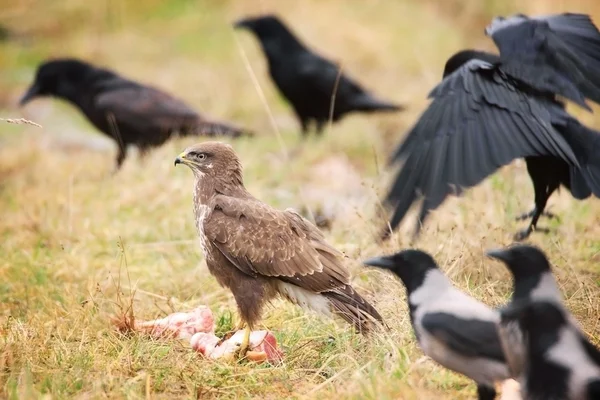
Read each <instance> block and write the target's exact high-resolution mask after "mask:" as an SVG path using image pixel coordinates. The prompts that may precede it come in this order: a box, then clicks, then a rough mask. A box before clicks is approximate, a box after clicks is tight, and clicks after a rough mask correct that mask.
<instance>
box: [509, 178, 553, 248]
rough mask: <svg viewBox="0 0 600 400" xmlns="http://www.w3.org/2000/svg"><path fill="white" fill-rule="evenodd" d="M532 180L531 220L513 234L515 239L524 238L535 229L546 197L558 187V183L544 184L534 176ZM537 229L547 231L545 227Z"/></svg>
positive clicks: (546, 199)
mask: <svg viewBox="0 0 600 400" xmlns="http://www.w3.org/2000/svg"><path fill="white" fill-rule="evenodd" d="M532 180H533V189H534V191H535V208H534V209H533V215H532V217H531V222H530V223H529V226H528V227H527V228H525V229H523V230H521V231H519V232H517V233H516V234H515V240H516V241H521V240H524V239H526V238H527V237H529V235H531V232H533V231H534V230H536V228H537V223H538V220H539V219H540V216H542V214H543V213H544V208H546V203H547V202H548V199H549V198H550V196H551V195H552V193H554V191H555V190H556V189H558V186H559V183H555V182H553V183H551V184H546V183H545V182H540V181H539V180H536V179H534V178H532ZM537 230H539V231H546V232H547V231H548V230H547V229H537Z"/></svg>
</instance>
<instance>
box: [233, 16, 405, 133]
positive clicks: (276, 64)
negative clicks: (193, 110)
mask: <svg viewBox="0 0 600 400" xmlns="http://www.w3.org/2000/svg"><path fill="white" fill-rule="evenodd" d="M235 27H236V28H243V29H248V30H250V31H251V32H252V33H254V35H256V37H257V38H258V40H259V41H260V44H261V46H262V49H263V52H264V53H265V55H266V57H267V61H268V63H269V73H270V74H271V78H272V79H273V81H274V82H275V85H277V88H278V89H279V91H280V92H281V94H282V95H283V96H284V97H285V98H286V99H287V100H288V101H289V102H290V104H291V105H292V107H293V109H294V111H295V112H296V116H297V118H298V120H299V122H300V124H301V126H302V134H303V135H307V134H308V129H309V124H310V123H311V122H312V121H314V122H315V124H316V132H317V134H320V133H322V132H323V127H324V125H325V122H327V121H328V120H329V119H330V118H331V119H332V120H333V121H334V122H335V121H338V120H340V119H341V118H342V117H343V116H344V115H345V114H347V113H350V112H355V111H362V112H374V111H400V110H402V109H403V108H404V107H403V106H401V105H397V104H392V103H388V102H385V101H381V100H379V99H377V98H375V97H373V96H372V95H371V94H369V93H368V92H367V91H365V89H363V88H362V87H360V85H359V84H358V83H356V82H354V81H353V80H352V79H350V78H349V77H348V76H347V75H345V74H342V73H341V71H340V68H339V67H338V66H336V65H334V64H333V63H331V62H330V61H328V60H326V59H325V58H323V57H321V56H319V55H318V54H315V53H314V52H313V51H311V50H310V49H309V48H307V47H306V46H305V45H304V44H303V43H301V42H300V40H299V39H298V38H296V37H295V36H294V34H293V33H292V32H291V31H290V30H289V29H288V28H287V27H286V26H285V24H284V23H283V22H282V21H281V20H280V19H279V18H277V17H276V16H274V15H264V16H261V17H256V18H245V19H242V20H239V21H237V22H236V23H235Z"/></svg>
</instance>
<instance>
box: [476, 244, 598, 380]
mask: <svg viewBox="0 0 600 400" xmlns="http://www.w3.org/2000/svg"><path fill="white" fill-rule="evenodd" d="M487 255H488V256H489V257H492V258H495V259H497V260H500V261H502V262H503V263H504V264H505V265H506V267H507V268H508V270H509V271H510V272H511V274H512V275H513V295H512V298H511V301H510V303H509V304H508V305H507V306H506V307H504V310H503V312H505V313H506V314H507V315H513V314H514V315H517V314H518V313H516V312H513V311H510V310H511V309H513V308H517V309H521V308H523V305H522V304H526V303H534V302H547V303H552V304H553V305H554V306H555V307H557V308H559V309H560V310H561V313H562V314H563V315H564V318H566V320H567V321H568V323H569V324H570V325H571V328H572V331H573V332H576V333H577V335H578V337H579V340H580V342H581V346H583V348H584V349H586V351H587V354H588V355H587V356H588V357H589V358H590V359H592V360H594V362H595V363H596V364H597V365H598V366H600V352H599V351H598V350H597V349H596V348H595V347H594V346H592V345H591V344H590V343H589V342H588V340H587V338H586V337H585V334H584V333H583V332H582V331H581V329H580V325H579V322H578V321H577V320H576V319H575V317H574V316H573V315H572V314H571V313H570V312H569V311H568V310H567V308H566V307H565V306H564V305H563V298H562V295H561V292H560V289H559V288H558V284H557V283H556V279H555V278H554V275H553V274H552V269H551V267H550V262H549V261H548V258H547V257H546V255H545V254H544V252H543V251H542V250H540V249H539V248H537V247H535V246H529V245H516V246H511V247H508V248H505V249H497V250H490V251H488V252H487ZM499 333H500V339H501V341H502V344H503V348H504V351H505V355H506V358H507V361H508V364H509V367H510V369H511V373H512V374H513V375H514V376H520V375H522V374H523V373H524V372H523V371H524V368H525V367H526V359H527V346H526V343H525V342H526V338H525V337H526V335H525V334H524V332H523V330H522V328H521V325H520V324H519V323H518V319H517V318H504V319H503V320H502V322H501V323H500V324H499ZM530 350H531V349H530Z"/></svg>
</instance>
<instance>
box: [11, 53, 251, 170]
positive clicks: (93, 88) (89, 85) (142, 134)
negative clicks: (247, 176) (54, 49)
mask: <svg viewBox="0 0 600 400" xmlns="http://www.w3.org/2000/svg"><path fill="white" fill-rule="evenodd" d="M41 96H55V97H58V98H60V99H63V100H66V101H68V102H70V103H71V104H73V105H74V106H75V107H78V108H79V109H80V110H81V111H82V112H83V114H85V116H86V117H87V118H88V119H89V120H90V122H91V123H92V124H93V125H94V126H95V127H96V128H98V129H99V130H100V131H102V132H103V133H104V134H106V135H107V136H109V137H110V138H112V139H113V140H114V141H115V142H116V143H117V146H118V154H117V159H116V170H118V169H119V168H120V167H121V165H122V163H123V161H124V160H125V157H126V155H127V146H128V145H134V146H137V147H138V148H139V150H140V152H141V154H144V153H146V152H147V151H148V150H149V149H150V148H152V147H156V146H160V145H162V144H163V143H164V142H166V141H167V140H168V139H169V138H171V137H172V136H173V135H175V134H180V135H207V136H214V135H221V134H222V135H227V136H232V137H238V136H240V135H243V134H246V133H249V132H245V131H243V130H241V129H239V128H236V127H234V126H230V125H228V124H225V123H220V122H216V121H210V120H207V119H205V118H204V117H202V116H200V115H199V114H198V113H197V112H196V111H194V110H193V109H191V108H190V107H189V106H188V105H187V104H185V103H184V102H182V101H181V100H179V99H176V98H174V97H172V96H171V95H169V94H167V93H165V92H163V91H161V90H158V89H156V88H154V87H151V86H147V85H143V84H141V83H138V82H134V81H132V80H129V79H127V78H124V77H122V76H119V75H117V73H115V72H113V71H110V70H108V69H104V68H100V67H96V66H93V65H91V64H89V63H87V62H84V61H81V60H77V59H72V58H66V59H56V60H49V61H46V62H44V63H42V64H41V65H40V66H39V67H38V69H37V73H36V77H35V81H34V82H33V83H32V85H31V86H30V87H29V89H28V90H27V92H26V93H25V94H24V96H23V97H22V98H21V102H20V103H21V105H24V104H26V103H28V102H29V101H31V100H32V99H34V98H36V97H41Z"/></svg>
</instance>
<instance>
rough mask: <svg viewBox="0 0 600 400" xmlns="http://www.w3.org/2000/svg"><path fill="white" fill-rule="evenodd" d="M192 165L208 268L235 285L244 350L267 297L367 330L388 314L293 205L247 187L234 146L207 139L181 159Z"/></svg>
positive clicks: (226, 283) (224, 283) (224, 282)
mask: <svg viewBox="0 0 600 400" xmlns="http://www.w3.org/2000/svg"><path fill="white" fill-rule="evenodd" d="M177 164H185V165H187V166H188V167H190V169H191V170H192V172H193V173H194V176H195V178H196V185H195V190H194V214H195V217H196V228H197V229H198V234H199V235H200V242H201V244H202V250H203V252H204V256H205V258H206V262H207V265H208V269H209V271H210V273H211V274H212V275H213V276H214V277H215V278H216V279H217V281H218V282H219V284H220V285H222V286H224V287H226V288H228V289H229V290H231V292H232V293H233V296H234V298H235V301H236V303H237V306H238V309H239V313H240V317H241V320H242V321H241V322H242V324H243V323H244V322H245V323H246V330H245V337H244V340H243V342H242V346H241V347H240V355H241V356H243V355H244V354H245V351H246V350H247V348H248V338H249V334H250V332H251V330H252V329H253V328H254V327H255V326H256V324H257V323H258V322H259V320H260V317H261V311H262V308H263V305H264V304H265V303H266V302H268V301H270V300H271V299H273V298H275V297H276V296H277V295H279V296H282V297H283V298H286V299H287V300H289V301H291V302H293V303H295V304H297V305H299V306H301V307H302V308H304V309H310V310H314V311H316V312H318V313H321V314H324V315H327V316H330V317H331V316H333V314H337V315H339V316H341V317H342V318H343V319H344V320H346V321H347V322H348V323H351V324H353V325H354V327H355V328H356V329H357V330H358V331H359V332H361V333H365V332H368V331H369V330H371V329H372V328H374V327H375V326H376V323H377V322H376V321H378V322H382V318H381V316H380V315H379V313H378V312H377V310H376V309H375V308H374V307H373V306H372V305H370V304H369V303H368V302H367V301H366V300H365V299H363V298H362V297H361V296H360V295H359V294H358V293H357V292H355V291H354V288H353V287H352V285H351V284H350V273H349V271H348V269H347V268H346V267H345V266H344V264H343V263H342V254H341V253H340V252H339V251H338V250H336V249H335V248H333V247H332V246H331V245H330V244H328V243H327V242H326V241H325V238H324V237H323V234H322V233H321V232H320V231H319V229H317V227H315V226H314V225H313V224H312V223H310V222H309V221H308V220H306V219H304V218H303V217H302V216H300V215H299V214H298V213H296V212H295V211H293V210H291V209H287V210H285V211H280V210H276V209H274V208H272V207H270V206H268V205H267V204H265V203H263V202H261V201H260V200H258V199H257V198H255V197H254V196H252V194H250V193H249V192H248V191H247V190H246V188H245V187H244V182H243V178H242V166H241V164H240V160H239V158H238V156H237V154H236V153H235V151H234V150H233V148H232V147H231V146H230V145H228V144H225V143H220V142H204V143H200V144H196V145H193V146H191V147H189V148H187V149H186V150H185V151H184V152H183V153H181V154H180V155H179V157H177V158H176V159H175V165H177Z"/></svg>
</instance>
